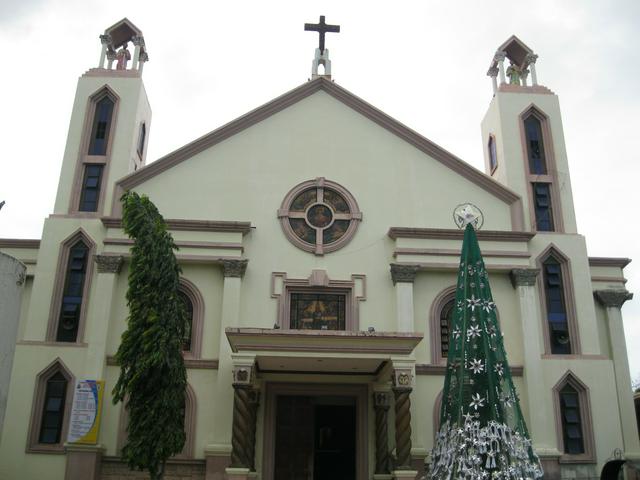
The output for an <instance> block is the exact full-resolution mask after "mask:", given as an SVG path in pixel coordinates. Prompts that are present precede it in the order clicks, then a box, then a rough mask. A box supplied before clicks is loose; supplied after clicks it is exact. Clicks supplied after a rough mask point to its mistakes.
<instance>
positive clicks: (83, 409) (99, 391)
mask: <svg viewBox="0 0 640 480" xmlns="http://www.w3.org/2000/svg"><path fill="white" fill-rule="evenodd" d="M103 394H104V380H78V381H77V382H76V387H75V390H74V392H73V404H72V405H71V418H70V420H69V434H68V436H67V442H69V443H77V444H84V445H95V444H97V443H98V430H99V429H100V416H101V412H102V397H103Z"/></svg>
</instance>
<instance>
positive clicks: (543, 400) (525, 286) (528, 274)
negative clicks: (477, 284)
mask: <svg viewBox="0 0 640 480" xmlns="http://www.w3.org/2000/svg"><path fill="white" fill-rule="evenodd" d="M539 271H540V269H538V268H517V269H514V270H511V282H512V284H513V286H514V288H516V290H517V292H518V299H519V303H520V321H521V322H522V337H523V338H524V341H523V342H522V344H523V345H522V346H523V349H524V382H525V385H526V386H527V397H528V404H529V406H530V407H529V421H528V422H527V427H528V428H529V433H530V434H531V439H532V440H533V443H534V446H535V448H536V449H537V450H544V451H547V452H548V451H555V450H556V446H555V445H556V434H555V423H554V421H553V415H554V414H553V410H552V407H553V405H552V403H551V401H552V399H551V392H550V391H547V390H545V389H544V388H541V386H542V385H544V376H543V374H542V365H541V355H542V353H543V352H544V348H543V344H544V343H543V341H544V340H543V337H542V335H543V333H542V325H541V323H540V314H539V302H538V298H537V295H536V288H535V285H536V277H537V275H538V273H539Z"/></svg>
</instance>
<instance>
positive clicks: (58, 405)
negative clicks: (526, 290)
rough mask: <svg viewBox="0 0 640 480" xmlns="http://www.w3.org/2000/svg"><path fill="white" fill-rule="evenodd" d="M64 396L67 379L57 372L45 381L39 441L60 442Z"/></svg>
mask: <svg viewBox="0 0 640 480" xmlns="http://www.w3.org/2000/svg"><path fill="white" fill-rule="evenodd" d="M66 396H67V379H66V378H65V377H64V376H63V375H62V374H61V373H60V372H57V373H56V374H55V375H53V376H52V377H51V378H49V380H48V381H47V386H46V390H45V396H44V405H43V408H42V417H41V418H42V420H41V423H40V433H39V435H38V442H39V443H44V444H56V443H60V440H61V438H60V437H61V434H62V424H63V420H64V406H65V398H66Z"/></svg>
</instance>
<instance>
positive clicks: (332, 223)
mask: <svg viewBox="0 0 640 480" xmlns="http://www.w3.org/2000/svg"><path fill="white" fill-rule="evenodd" d="M278 217H279V218H280V224H281V225H282V229H283V230H284V233H285V235H286V236H287V238H288V239H289V240H290V241H291V243H293V244H294V245H295V246H297V247H298V248H301V249H302V250H305V251H307V252H313V253H315V254H316V255H322V254H324V253H329V252H333V251H335V250H337V249H339V248H341V247H343V246H344V245H346V244H347V243H348V242H349V240H351V237H353V235H354V234H355V233H356V230H357V228H358V224H359V223H360V221H361V220H362V213H361V212H360V209H359V208H358V204H357V203H356V200H355V198H353V196H352V195H351V194H350V193H349V192H348V191H347V190H346V189H345V188H344V187H343V186H341V185H339V184H337V183H335V182H332V181H330V180H326V179H324V178H322V177H320V178H316V179H315V180H309V181H307V182H303V183H301V184H299V185H297V186H296V187H294V188H293V189H292V190H291V191H290V192H289V193H288V194H287V196H286V197H285V198H284V200H283V202H282V205H281V207H280V210H278Z"/></svg>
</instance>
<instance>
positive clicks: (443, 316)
mask: <svg viewBox="0 0 640 480" xmlns="http://www.w3.org/2000/svg"><path fill="white" fill-rule="evenodd" d="M454 304H455V298H452V299H451V300H450V301H448V302H447V303H446V304H445V305H444V307H442V310H440V356H441V357H442V358H447V356H448V355H449V335H450V333H451V322H452V320H453V305H454Z"/></svg>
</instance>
